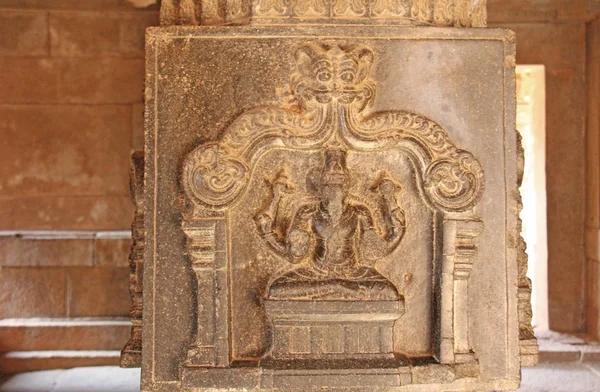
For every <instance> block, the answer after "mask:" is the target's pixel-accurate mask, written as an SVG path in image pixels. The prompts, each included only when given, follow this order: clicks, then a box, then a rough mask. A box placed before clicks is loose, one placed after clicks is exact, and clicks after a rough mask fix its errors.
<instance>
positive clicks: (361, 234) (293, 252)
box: [255, 149, 406, 300]
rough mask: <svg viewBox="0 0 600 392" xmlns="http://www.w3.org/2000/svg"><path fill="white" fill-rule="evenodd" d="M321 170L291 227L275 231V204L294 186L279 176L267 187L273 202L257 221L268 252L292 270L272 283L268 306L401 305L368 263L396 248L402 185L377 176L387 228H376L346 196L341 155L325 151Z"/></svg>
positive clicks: (401, 214)
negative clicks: (322, 302)
mask: <svg viewBox="0 0 600 392" xmlns="http://www.w3.org/2000/svg"><path fill="white" fill-rule="evenodd" d="M324 154H325V157H324V158H325V159H324V161H325V163H324V166H323V167H322V168H315V169H313V170H311V171H309V174H308V176H307V187H308V188H309V189H312V191H314V193H315V194H316V197H314V198H310V199H308V200H306V201H305V202H303V203H301V204H300V205H299V206H298V208H297V209H296V212H295V213H294V214H293V217H292V219H291V220H290V224H289V227H287V228H286V227H284V228H282V229H279V230H278V229H276V228H275V219H276V217H277V213H278V209H279V204H280V202H281V200H282V198H283V197H285V196H284V195H285V194H290V193H292V192H293V190H292V189H293V185H292V184H290V183H289V181H288V179H287V176H286V175H285V174H284V173H283V172H280V173H279V174H278V176H277V177H276V178H275V180H274V181H273V182H272V188H273V198H272V199H271V201H270V202H269V203H268V205H267V207H266V208H265V209H264V210H262V211H260V212H259V213H258V214H257V215H256V217H255V221H256V224H257V226H258V229H259V231H260V233H261V235H262V238H263V239H264V241H265V242H266V243H267V244H268V245H269V247H270V248H271V249H272V250H273V251H275V252H276V253H278V254H279V255H281V256H283V257H285V258H286V260H287V261H288V262H290V263H291V264H290V266H289V267H288V268H286V269H284V270H283V271H281V272H280V273H279V274H277V275H276V276H274V277H272V279H271V282H270V283H269V286H268V293H267V298H268V299H272V300H399V299H401V298H402V296H401V295H400V294H399V293H398V290H397V288H396V287H395V286H394V285H393V284H392V283H391V282H390V281H389V280H388V279H386V278H385V277H384V276H383V275H382V274H381V273H379V272H378V271H377V270H376V269H375V267H374V264H375V262H376V261H377V260H378V259H381V258H382V257H385V256H386V255H389V254H390V253H391V252H393V251H394V249H396V248H397V247H398V245H399V244H400V241H401V240H402V237H403V235H404V232H405V228H406V223H405V218H404V211H403V210H402V209H401V208H400V206H399V205H398V201H397V199H396V193H397V192H398V191H399V190H400V185H399V184H398V183H397V182H396V181H394V180H393V179H392V178H391V177H390V176H389V175H388V174H387V173H385V172H382V173H381V174H380V177H379V180H377V181H376V182H375V183H374V184H373V186H372V189H374V190H376V191H378V192H379V193H380V195H381V201H382V202H381V205H382V206H381V209H382V211H381V212H382V215H383V218H384V221H385V226H386V227H385V228H383V230H380V228H379V227H376V225H375V223H374V219H373V216H372V214H371V212H370V210H369V208H368V207H367V206H366V205H365V204H362V203H360V202H357V201H355V200H356V199H357V198H355V197H352V196H351V195H350V194H349V193H348V192H349V187H350V173H349V170H348V168H347V166H346V151H345V150H343V149H328V150H325V153H324Z"/></svg>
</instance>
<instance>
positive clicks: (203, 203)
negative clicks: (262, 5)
mask: <svg viewBox="0 0 600 392" xmlns="http://www.w3.org/2000/svg"><path fill="white" fill-rule="evenodd" d="M294 57H295V62H296V70H295V72H294V73H293V74H292V75H291V98H292V99H291V104H289V105H285V106H282V107H259V108H256V109H253V110H250V111H247V112H245V113H243V114H242V115H240V116H239V117H238V118H237V119H236V120H235V121H234V122H233V123H232V124H231V125H230V126H229V127H228V129H227V130H226V131H225V133H224V135H223V137H222V139H221V141H220V142H217V143H206V144H202V145H200V146H198V147H197V148H196V149H194V150H193V151H192V152H191V153H189V154H188V156H187V157H186V158H185V160H184V163H183V168H182V174H181V184H182V186H183V188H184V190H185V194H186V197H187V200H188V202H189V204H190V205H191V206H192V212H191V213H185V214H184V221H183V230H184V232H185V234H186V236H187V238H188V245H187V246H188V253H189V255H190V258H191V262H192V267H193V269H194V271H195V272H196V275H197V278H198V279H197V281H198V285H201V284H202V282H203V280H202V278H201V277H202V274H203V273H204V271H205V269H206V266H207V265H211V263H212V261H214V259H215V257H217V256H216V255H217V253H218V251H217V250H215V249H213V248H212V246H213V245H212V244H214V236H215V235H216V234H215V233H216V229H215V227H216V226H215V224H211V223H210V219H207V218H206V216H207V215H208V216H210V214H207V213H206V211H210V212H211V213H212V214H213V216H219V214H222V213H223V211H226V210H227V209H228V208H231V207H232V206H234V205H236V203H238V202H239V201H240V199H241V198H242V197H243V195H244V194H245V192H246V191H247V188H248V185H249V182H250V179H251V177H252V175H253V174H252V173H253V172H252V170H253V168H254V167H255V165H256V164H257V162H258V161H259V159H260V158H261V157H262V156H264V155H265V154H267V153H268V152H270V151H273V150H275V149H281V148H285V149H291V150H297V151H321V152H322V154H323V162H324V164H323V165H322V166H320V167H319V168H318V171H319V173H320V174H319V176H320V177H319V179H318V180H317V181H315V183H317V185H318V187H321V188H325V187H330V188H331V187H332V185H338V188H339V189H340V190H342V191H344V189H345V188H344V187H346V188H347V186H346V184H345V182H347V181H350V175H349V174H348V167H347V165H346V156H347V155H348V154H351V153H354V152H360V153H370V152H381V151H388V150H389V151H393V150H400V151H402V152H403V153H404V154H405V155H406V156H407V157H409V159H410V161H411V162H412V164H413V168H414V172H415V173H416V176H417V178H416V184H417V186H418V188H419V192H420V196H421V198H422V200H423V202H424V204H425V205H426V206H427V207H428V208H429V209H430V210H431V211H432V212H434V213H436V214H439V216H440V217H441V221H442V222H443V224H442V228H441V229H440V233H438V234H436V240H438V241H441V242H442V244H443V255H439V258H440V260H437V261H436V262H437V263H439V264H440V265H441V266H442V267H441V268H439V273H437V274H436V275H435V276H434V279H435V280H436V282H437V283H436V287H437V288H438V290H439V292H438V293H437V295H439V296H441V298H442V299H441V300H438V301H436V303H437V304H436V309H435V316H434V318H435V323H436V325H437V327H436V328H435V330H436V331H437V332H436V336H435V337H434V356H435V358H436V359H437V360H438V361H439V362H440V363H457V362H469V361H474V360H475V355H474V353H473V351H472V348H471V347H470V345H469V340H468V322H466V320H467V317H468V312H467V296H468V277H469V274H470V270H471V267H472V259H473V256H474V254H475V251H476V246H475V238H476V237H477V236H478V235H479V234H480V233H481V231H482V230H483V224H482V223H481V221H480V220H479V218H478V217H477V216H476V215H475V206H476V205H477V203H478V202H479V200H480V199H481V197H482V194H483V192H484V188H485V178H484V173H483V170H482V167H481V165H480V163H479V161H478V160H477V159H476V158H475V157H474V156H473V155H472V154H471V153H470V152H468V151H465V150H462V149H460V148H459V147H458V146H456V144H455V143H454V142H453V141H452V140H451V139H450V137H449V135H448V133H447V132H446V131H445V130H444V129H443V128H442V127H441V126H440V125H439V124H438V123H436V122H434V121H432V120H430V119H428V118H426V117H424V116H421V115H419V114H416V113H410V112H406V111H385V112H374V113H372V112H371V111H370V109H371V107H372V105H373V102H374V98H375V94H376V83H375V80H374V79H373V78H372V76H371V71H372V68H373V65H374V63H375V61H376V58H377V53H376V52H375V51H374V50H373V49H372V48H370V47H368V46H366V45H361V44H348V45H346V44H344V43H339V42H333V41H331V42H330V41H325V42H307V43H304V44H302V45H300V46H299V47H298V48H297V49H296V50H295V53H294ZM328 165H329V166H328ZM332 165H338V166H339V168H338V169H336V170H337V172H336V171H335V170H333V169H332V168H331V167H332ZM276 169H277V171H278V173H277V175H276V176H275V177H274V178H273V179H272V180H271V185H272V195H270V197H271V198H270V199H269V200H268V201H267V203H266V204H265V207H264V208H263V209H262V210H261V211H257V214H256V216H255V222H256V227H255V228H254V229H255V230H257V231H258V232H259V233H260V235H261V238H262V239H263V241H264V243H265V246H267V247H268V248H269V249H270V250H271V251H272V252H274V253H276V254H278V255H280V256H282V257H285V258H286V259H287V260H288V261H289V262H290V265H293V264H295V263H298V265H299V267H298V266H294V267H290V268H289V269H287V271H284V272H283V273H279V274H277V275H273V277H272V279H271V281H270V283H269V287H268V288H267V289H268V290H267V294H265V298H264V300H265V301H266V302H265V304H266V305H265V306H266V307H267V313H269V312H279V313H277V314H278V315H279V316H277V317H280V318H281V317H284V318H285V317H287V316H285V314H284V313H285V309H284V308H282V307H281V306H283V305H281V301H282V300H286V301H293V300H295V301H302V300H305V299H306V298H308V299H310V300H315V299H318V300H329V301H339V300H341V299H343V300H353V301H357V302H360V301H365V300H367V301H368V300H373V301H396V302H398V303H400V305H399V307H397V308H394V309H395V310H393V311H392V310H389V309H388V308H386V307H389V306H388V304H387V303H383V302H382V303H381V306H382V307H381V309H384V310H382V312H384V313H386V312H387V313H386V314H392V313H394V314H396V313H397V314H398V315H399V316H397V317H396V318H393V317H391V316H390V317H391V318H390V319H389V320H391V322H392V325H393V322H394V321H395V320H396V319H397V318H398V317H400V316H401V314H402V312H403V310H402V309H403V306H404V303H403V298H402V293H399V292H398V291H397V290H395V288H394V287H393V285H391V286H390V284H389V281H388V280H387V279H386V278H385V277H384V276H382V275H381V274H380V273H379V272H378V271H377V270H376V269H375V268H371V267H367V266H366V264H365V263H364V261H363V260H362V259H364V258H365V257H364V256H363V254H362V253H364V252H362V253H361V252H359V251H356V249H367V248H369V246H370V245H369V244H372V243H375V242H377V244H378V245H377V246H379V247H380V248H379V249H375V250H374V251H373V252H375V253H376V252H379V253H380V254H381V255H385V254H390V253H391V252H393V251H394V249H395V248H396V247H398V245H399V244H400V242H401V241H402V236H403V235H404V232H405V231H406V230H410V225H411V224H410V222H406V221H405V219H404V213H403V210H402V206H401V205H400V204H399V202H398V200H397V198H396V195H397V193H398V192H399V191H400V189H401V184H399V183H398V182H397V181H395V179H394V178H392V177H391V176H390V175H389V174H387V173H386V172H385V171H382V172H381V176H380V180H378V182H377V183H374V184H373V189H376V190H378V191H379V192H380V193H381V195H382V196H381V197H382V200H385V203H384V204H385V205H384V206H383V207H382V214H383V216H384V221H385V222H384V224H382V225H381V227H376V226H377V225H376V224H375V223H373V222H372V218H371V213H370V211H369V207H368V206H367V205H366V204H364V203H362V204H361V203H360V202H356V201H351V200H350V199H351V196H352V195H351V194H349V193H348V192H347V191H345V193H344V198H345V199H344V200H346V201H344V203H341V204H339V206H340V212H339V214H337V217H336V218H335V219H337V220H336V221H335V222H334V223H331V219H333V218H332V216H334V215H335V214H334V213H333V212H331V211H326V212H325V213H324V212H323V205H324V203H326V202H327V203H329V202H330V201H331V200H332V199H331V198H330V197H329V196H327V197H325V196H323V192H321V194H320V195H321V196H319V197H316V198H315V199H313V200H312V201H311V200H309V201H308V202H303V203H300V202H298V204H299V207H298V209H297V210H296V211H295V213H294V214H292V216H290V218H289V221H290V223H289V225H287V227H285V228H284V229H281V230H279V232H276V231H275V230H274V229H273V225H274V221H275V218H276V215H277V211H278V203H279V202H280V200H281V198H282V197H284V196H285V195H284V193H286V192H287V191H289V192H288V193H292V191H291V190H292V189H293V184H291V183H290V182H289V181H288V180H289V179H288V178H287V177H286V173H285V170H283V169H282V168H276ZM280 169H281V170H280ZM313 169H317V168H313ZM313 172H314V170H313ZM306 177H307V181H308V180H309V177H310V173H308V174H307V176H306ZM313 177H314V176H313ZM328 189H329V188H328ZM321 191H322V189H321ZM298 200H300V199H298ZM332 208H333V207H332ZM344 214H345V215H344ZM327 219H329V220H330V223H324V222H325V221H326V220H327ZM217 220H218V219H217ZM207 222H208V223H207ZM339 222H344V223H343V224H342V223H339ZM328 233H329V234H328ZM331 233H334V234H335V236H336V237H335V238H338V239H339V238H341V240H339V241H338V242H340V243H336V242H335V241H334V240H331V239H330V238H333V237H331V235H333V234H331ZM328 235H329V237H327V236H328ZM367 239H368V241H371V242H368V241H367ZM367 242H368V243H367ZM311 246H312V247H313V250H310V251H309V250H308V249H309V248H310V247H311ZM371 248H375V247H374V246H371ZM369 249H370V248H369ZM380 257H382V256H380ZM211 260H212V261H211ZM302 263H304V264H302ZM319 263H320V264H319ZM336 263H337V264H336ZM311 282H321V284H324V282H328V283H327V284H334V286H335V288H331V287H330V286H328V287H329V288H328V290H329V289H331V290H332V291H328V292H333V293H334V294H332V295H330V294H327V295H323V290H312V287H313V286H314V285H312V283H311ZM332 282H333V283H332ZM365 282H367V283H365ZM284 286H285V287H284ZM290 287H291V288H290ZM340 287H343V289H340ZM373 287H375V288H376V289H377V290H378V293H380V294H378V295H371V294H369V293H373V292H375V291H373V290H375V289H373ZM336 290H337V291H336ZM353 290H354V291H353ZM365 290H366V291H365ZM369 290H371V291H369ZM198 292H201V291H200V290H198ZM309 292H310V293H312V294H307V293H309ZM358 292H361V293H362V294H360V295H359V294H356V293H358ZM365 292H367V294H364V293H365ZM381 293H383V294H381ZM304 297H306V298H304ZM270 300H277V301H280V302H277V303H276V302H269V301H270ZM288 303H291V302H288ZM390 303H391V302H390ZM286 306H287V305H286ZM327 306H329V305H327ZM282 309H283V310H282ZM385 309H388V310H385ZM390 309H391V308H390ZM398 309H400V310H398ZM281 312H283V313H281ZM199 313H200V310H199ZM282 314H283V315H284V316H281V315H282ZM199 320H200V316H199ZM455 321H456V322H455ZM275 323H276V322H275ZM230 328H231V326H230ZM275 328H276V329H277V326H276V327H275ZM211 339H214V338H212V337H211V335H210V334H207V333H206V331H205V329H203V328H202V326H200V325H199V326H198V330H197V333H196V336H195V337H194V339H193V342H192V345H191V347H190V350H189V354H188V362H187V364H188V365H190V366H203V365H214V364H215V362H214V361H217V362H218V359H217V360H215V359H214V358H215V356H210V355H208V356H207V355H205V353H206V351H207V350H211V348H210V347H213V348H212V349H214V350H216V348H214V347H218V345H217V344H215V342H214V340H213V341H211ZM221 343H222V342H221ZM222 344H223V346H222V347H224V348H222V349H221V351H223V350H226V349H227V343H222ZM274 344H275V343H274ZM386 347H387V346H386ZM381 349H382V350H383V348H381ZM385 349H386V350H390V348H389V347H388V348H385ZM391 350H393V348H392V349H391ZM288 354H289V353H287V354H286V355H288ZM272 355H275V354H272Z"/></svg>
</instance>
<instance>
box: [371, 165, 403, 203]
mask: <svg viewBox="0 0 600 392" xmlns="http://www.w3.org/2000/svg"><path fill="white" fill-rule="evenodd" d="M371 189H377V190H378V191H379V192H380V193H381V196H383V199H384V200H385V202H386V204H387V206H388V207H389V208H390V209H394V208H395V207H396V193H397V192H399V191H400V190H401V189H402V186H401V185H400V183H399V182H398V181H396V180H394V179H393V178H392V176H391V175H390V173H388V172H387V171H385V170H384V171H381V172H379V177H378V179H377V181H375V183H373V185H372V186H371Z"/></svg>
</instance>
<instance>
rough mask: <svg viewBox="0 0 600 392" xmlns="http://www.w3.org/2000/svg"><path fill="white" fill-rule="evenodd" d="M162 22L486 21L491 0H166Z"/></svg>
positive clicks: (481, 24) (431, 23)
mask: <svg viewBox="0 0 600 392" xmlns="http://www.w3.org/2000/svg"><path fill="white" fill-rule="evenodd" d="M160 22H161V25H162V26H170V25H191V26H197V25H228V24H281V23H283V24H291V23H298V22H301V23H311V22H326V23H358V24H361V23H364V24H370V23H371V24H372V23H394V24H401V25H418V26H446V27H486V25H487V0H162V1H161V11H160Z"/></svg>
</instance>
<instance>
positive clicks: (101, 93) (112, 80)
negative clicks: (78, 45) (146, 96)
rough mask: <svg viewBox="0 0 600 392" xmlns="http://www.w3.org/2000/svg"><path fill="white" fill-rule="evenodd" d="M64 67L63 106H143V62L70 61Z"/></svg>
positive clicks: (108, 59) (110, 60)
mask: <svg viewBox="0 0 600 392" xmlns="http://www.w3.org/2000/svg"><path fill="white" fill-rule="evenodd" d="M61 66H62V67H63V68H62V71H61V74H62V80H61V85H60V100H61V102H68V103H82V104H111V105H112V104H132V103H139V102H142V97H143V91H144V62H143V60H138V59H119V58H109V57H101V58H94V59H92V58H69V59H65V60H64V62H63V63H62V64H61ZM124 129H129V126H128V127H127V128H124Z"/></svg>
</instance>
